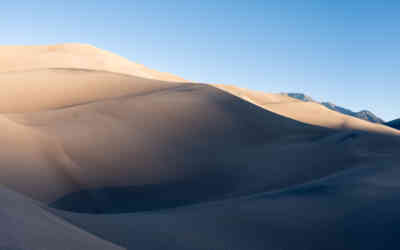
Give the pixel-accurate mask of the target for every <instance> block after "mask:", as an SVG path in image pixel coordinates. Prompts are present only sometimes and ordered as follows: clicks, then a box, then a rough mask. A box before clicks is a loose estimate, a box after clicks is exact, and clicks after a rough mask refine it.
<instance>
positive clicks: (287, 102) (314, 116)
mask: <svg viewBox="0 0 400 250" xmlns="http://www.w3.org/2000/svg"><path fill="white" fill-rule="evenodd" d="M214 86H215V87H217V88H220V89H222V90H225V91H227V92H229V93H231V94H233V95H236V96H238V97H240V98H243V99H244V100H246V101H249V102H251V103H253V104H255V105H258V106H260V107H262V108H264V109H267V110H269V111H272V112H274V113H277V114H280V115H282V116H285V117H289V118H292V119H295V120H297V121H301V122H304V123H308V124H312V125H316V126H321V127H327V128H333V129H345V130H363V131H370V132H377V133H385V134H395V135H396V134H397V135H400V133H399V131H396V130H395V129H391V128H388V127H387V126H385V125H381V124H375V123H371V122H368V121H364V120H360V119H357V118H354V117H352V116H348V115H344V114H340V113H338V112H334V111H332V110H330V109H328V108H326V107H324V106H323V105H321V104H319V103H315V102H303V101H300V100H297V99H294V98H291V97H289V96H284V95H280V94H270V93H263V92H260V91H252V90H248V89H243V88H239V87H236V86H232V85H223V84H214Z"/></svg>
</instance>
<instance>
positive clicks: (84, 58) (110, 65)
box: [0, 43, 185, 82]
mask: <svg viewBox="0 0 400 250" xmlns="http://www.w3.org/2000/svg"><path fill="white" fill-rule="evenodd" d="M0 54H1V57H0V72H8V71H29V70H33V69H47V68H77V69H93V70H103V71H111V72H116V73H122V74H129V75H135V76H139V77H144V78H150V79H158V80H164V81H177V82H184V81H185V80H184V79H182V78H181V77H178V76H174V75H172V74H169V73H164V72H158V71H156V70H152V69H149V68H146V67H145V66H143V65H140V64H137V63H134V62H131V61H129V60H127V59H125V58H123V57H121V56H118V55H115V54H113V53H111V52H108V51H105V50H101V49H98V48H96V47H94V46H91V45H87V44H79V43H67V44H57V45H49V46H40V45H38V46H0Z"/></svg>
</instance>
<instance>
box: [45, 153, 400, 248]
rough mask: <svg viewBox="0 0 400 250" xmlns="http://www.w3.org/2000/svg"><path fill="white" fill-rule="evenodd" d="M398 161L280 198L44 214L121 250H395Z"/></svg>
mask: <svg viewBox="0 0 400 250" xmlns="http://www.w3.org/2000/svg"><path fill="white" fill-rule="evenodd" d="M399 160H400V159H399V158H398V157H397V158H390V157H388V158H386V159H382V158H376V159H375V161H373V160H371V161H370V162H369V163H368V164H365V165H362V166H361V167H360V168H358V169H353V170H351V171H349V172H346V173H342V174H340V175H337V176H334V177H331V178H329V179H325V180H322V181H318V182H314V183H312V184H308V185H304V186H301V187H296V188H292V189H289V190H285V191H282V192H277V193H265V194H258V195H253V196H249V197H243V198H241V199H232V200H224V201H219V202H214V203H208V204H199V205H196V206H189V207H182V208H178V209H171V210H165V211H158V212H151V213H132V214H113V215H93V214H91V215H90V214H76V213H67V212H65V211H60V210H51V211H52V212H54V213H55V214H57V215H60V216H61V217H63V218H65V219H66V220H68V221H70V222H71V223H73V224H76V225H78V226H80V227H81V228H84V229H85V230H88V231H89V232H92V233H94V234H96V235H98V236H101V237H103V238H105V239H107V240H110V241H112V242H114V243H117V244H119V245H121V246H125V247H127V248H128V249H137V248H140V249H143V250H146V249H171V250H172V249H174V250H175V249H185V250H191V249H192V250H200V249H231V250H243V249H254V250H275V249H289V250H291V249H296V250H299V249H300V250H305V249H307V250H320V249H327V250H337V249H364V250H376V249H398V248H399V247H400V241H399V239H398V237H396V235H397V232H398V231H399V228H400V226H399V223H400V213H399V209H400V195H399V191H400V189H399V188H400V187H399V184H398V178H400V169H399V168H398V167H397V163H398V161H399ZM155 239H156V240H155Z"/></svg>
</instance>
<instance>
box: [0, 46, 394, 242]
mask: <svg viewBox="0 0 400 250" xmlns="http://www.w3.org/2000/svg"><path fill="white" fill-rule="evenodd" d="M8 48H9V49H10V51H12V49H14V52H18V53H21V51H22V52H23V55H25V54H26V55H27V56H26V57H22V58H24V60H21V61H20V62H17V63H10V58H11V54H9V55H7V56H8V57H9V58H8V59H4V58H2V59H1V60H3V61H1V63H0V68H2V70H1V71H3V73H0V81H1V82H2V88H3V90H4V91H3V92H1V93H0V139H1V141H3V142H4V145H5V147H3V149H2V151H0V158H1V166H0V168H1V171H0V185H1V187H0V200H1V202H2V204H3V205H2V207H1V208H0V219H1V220H2V223H3V221H4V223H3V225H4V227H0V230H2V231H1V232H2V233H1V234H0V249H63V247H64V249H121V248H122V249H124V248H126V249H260V250H261V249H263V250H264V249H346V248H348V249H377V248H378V246H379V244H380V243H381V242H386V244H388V245H387V246H389V248H398V246H399V245H400V242H398V241H397V240H396V239H395V238H394V237H390V235H391V234H394V233H395V232H397V231H398V230H400V228H399V224H398V223H397V221H398V220H399V219H400V214H399V213H398V211H399V209H398V205H396V204H400V203H398V201H399V195H398V191H399V190H398V185H397V184H396V181H395V180H396V178H397V177H398V176H399V174H400V173H399V172H398V170H397V168H396V166H397V164H398V162H399V160H400V159H399V156H398V155H399V154H398V153H399V150H398V149H399V148H400V136H399V134H400V131H398V130H395V129H391V128H389V127H386V126H383V125H376V124H372V123H369V122H365V121H362V120H359V119H356V118H352V117H348V116H345V115H341V114H338V113H336V112H333V111H330V110H328V109H326V108H324V107H322V106H321V105H318V104H313V103H303V102H299V101H297V100H295V99H292V98H289V97H285V96H281V95H275V94H266V93H260V92H254V91H249V90H244V89H240V88H237V87H233V86H226V85H215V86H211V85H206V84H195V83H188V82H178V80H179V79H172V78H168V77H169V76H168V75H157V74H153V75H151V74H150V73H151V72H153V71H146V70H144V71H141V70H138V68H137V67H136V66H135V65H136V64H129V63H128V62H125V61H124V60H125V59H124V60H122V59H120V58H119V57H115V56H113V55H112V54H108V52H103V51H101V50H98V49H95V48H93V47H90V46H89V47H87V46H86V45H63V46H59V45H58V46H55V47H52V46H50V47H24V48H21V47H15V48H14V47H12V48H11V47H8ZM3 49H4V48H3ZM0 51H1V49H0ZM43 51H45V52H43ZM42 53H43V55H42ZM104 53H105V54H106V55H107V56H105V55H104ZM32 55H35V56H32ZM7 56H6V57H7ZM36 56H39V57H40V56H42V58H43V60H41V62H40V63H39V64H38V65H36V64H35V66H33V65H34V62H36V61H34V60H36V59H34V58H35V57H36ZM75 56H76V57H77V58H78V59H76V60H77V61H74V60H75V59H74V58H75ZM6 57H5V58H6ZM92 57H93V58H92ZM98 58H100V59H98ZM104 58H108V59H107V60H110V61H108V62H109V64H102V63H99V62H98V61H97V60H100V61H101V62H105V61H107V60H106V59H104ZM121 60H122V61H121ZM114 61H115V64H113V62H114ZM132 65H133V66H132ZM128 66H129V67H133V68H129V67H128ZM80 67H82V68H80ZM113 67H114V68H113ZM135 67H136V68H135ZM135 70H136V71H135ZM110 71H113V72H110ZM125 71H126V72H125ZM149 72H150V73H149ZM165 80H168V81H165ZM172 80H173V81H172ZM307 183H308V184H307ZM14 208H17V209H14ZM35 229H36V230H35ZM37 229H41V230H37ZM31 232H33V233H31ZM365 236H367V237H365ZM373 236H374V237H373ZM67 239H69V240H70V242H68V241H67ZM58 243H59V244H60V245H61V246H56V244H58Z"/></svg>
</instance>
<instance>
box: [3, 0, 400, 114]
mask: <svg viewBox="0 0 400 250" xmlns="http://www.w3.org/2000/svg"><path fill="white" fill-rule="evenodd" d="M1 13H2V17H1V22H0V30H1V40H0V41H1V44H2V45H16V44H23V45H31V44H54V43H64V42H80V43H89V44H92V45H94V46H96V47H99V48H102V49H106V50H109V51H112V52H114V53H116V54H119V55H122V56H124V57H126V58H128V59H130V60H132V61H135V62H138V63H141V64H144V65H146V66H148V67H150V68H153V69H157V70H159V71H166V72H170V73H174V74H176V75H179V76H182V77H184V78H186V79H189V80H192V81H195V82H207V83H226V84H234V85H238V86H241V87H245V88H250V89H255V90H262V91H266V92H302V93H306V94H308V95H310V96H312V97H314V98H315V99H317V100H321V101H322V100H323V101H330V102H333V103H335V104H337V105H340V106H344V107H346V108H350V109H353V110H355V111H358V110H361V109H368V110H371V111H372V112H374V113H376V114H377V115H378V116H380V117H382V118H384V119H386V120H391V119H394V118H399V117H400V110H399V106H400V98H399V96H400V86H399V84H400V81H399V80H400V71H399V68H400V67H399V66H400V61H399V60H400V16H399V13H400V1H390V0H387V1H376V0H373V1H372V0H363V1H358V0H335V1H323V0H308V1H301V0H298V1H296V0H288V1H280V0H276V1H266V0H260V1H258V0H254V1H226V0H219V1H215V0H212V1H211V0H203V1H174V0H169V1H165V0H160V1H152V0H147V1H134V0H130V1H129V0H127V1H118V0H115V1H106V0H104V1H101V0H85V1H81V0H79V1H78V0H69V1H56V0H50V1H48V0H42V1H40V3H39V2H38V1H31V0H19V1H6V2H4V3H2V6H1ZM16 60H18V58H16Z"/></svg>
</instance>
